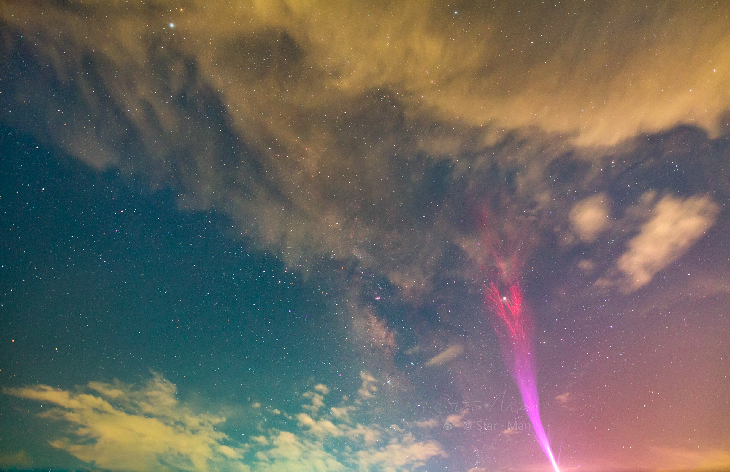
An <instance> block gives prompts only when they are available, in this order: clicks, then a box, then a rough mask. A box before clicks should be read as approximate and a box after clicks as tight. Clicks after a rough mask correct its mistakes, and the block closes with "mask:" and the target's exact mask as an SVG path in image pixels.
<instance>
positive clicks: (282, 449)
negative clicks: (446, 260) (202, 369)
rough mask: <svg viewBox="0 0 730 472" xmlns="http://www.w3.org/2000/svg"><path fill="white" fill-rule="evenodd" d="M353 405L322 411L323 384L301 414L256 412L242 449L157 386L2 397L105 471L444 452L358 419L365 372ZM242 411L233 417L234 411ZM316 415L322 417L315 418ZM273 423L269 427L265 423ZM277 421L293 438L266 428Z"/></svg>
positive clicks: (397, 459)
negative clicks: (40, 407) (29, 407)
mask: <svg viewBox="0 0 730 472" xmlns="http://www.w3.org/2000/svg"><path fill="white" fill-rule="evenodd" d="M361 378H362V387H361V389H360V393H359V394H358V396H356V401H354V402H352V403H347V402H346V401H344V400H342V402H344V403H342V404H340V405H339V406H335V407H330V408H325V402H324V398H325V396H326V395H327V394H328V393H329V389H328V388H327V387H326V386H324V385H321V384H318V385H316V386H314V388H313V389H312V390H311V391H308V392H305V393H304V394H303V395H302V400H304V401H308V403H305V404H303V405H301V406H302V410H303V411H302V412H300V413H292V414H289V413H287V412H281V411H279V410H270V411H269V410H268V409H267V410H263V411H262V406H261V405H260V404H259V403H256V404H253V405H251V406H249V407H248V408H249V409H251V410H258V411H260V414H258V415H256V416H257V417H258V418H257V419H256V420H254V421H252V424H248V425H246V428H247V429H251V430H254V431H257V433H258V434H257V435H256V436H253V437H252V439H251V440H250V441H248V442H246V443H241V442H239V441H236V440H234V439H232V438H230V437H229V436H228V435H226V434H225V433H223V432H222V429H223V426H224V423H225V421H226V417H225V416H224V415H222V414H221V415H213V414H209V413H201V412H195V411H194V410H193V409H191V408H190V407H189V406H188V405H186V404H185V403H183V402H181V401H179V400H178V399H177V388H176V387H175V385H173V384H172V383H170V382H169V381H168V380H166V379H165V378H164V377H162V376H161V375H159V374H156V373H153V378H152V379H151V380H149V381H148V382H147V384H146V385H144V386H143V387H141V388H135V387H134V386H131V385H126V384H123V383H121V382H118V381H115V382H114V383H112V384H108V383H102V382H90V383H89V384H88V385H87V387H86V388H77V389H76V390H75V391H68V390H63V389H58V388H53V387H49V386H47V385H36V386H34V387H25V388H8V389H5V390H4V393H5V394H7V395H12V396H16V397H20V398H24V399H28V400H35V401H38V402H42V403H50V404H51V405H54V406H53V407H51V409H50V410H49V411H47V412H45V413H41V414H40V416H41V417H43V418H48V419H51V420H56V421H59V422H61V423H65V424H67V425H68V426H69V427H70V429H69V430H68V432H66V433H59V436H60V437H58V438H57V439H53V440H51V441H50V444H51V446H53V447H54V448H57V449H61V450H64V451H66V452H68V453H69V454H71V455H73V456H74V457H76V458H78V459H80V460H82V461H84V462H86V463H89V464H92V465H94V466H95V467H101V468H104V469H111V470H122V469H123V470H135V471H148V470H190V471H207V470H218V471H220V470H225V471H241V472H249V471H250V472H259V471H278V470H281V471H305V470H319V471H341V470H352V469H353V468H354V469H358V470H370V469H371V468H373V467H376V468H378V470H392V471H408V470H414V469H416V468H418V467H419V466H421V465H423V464H424V463H425V462H426V461H427V460H429V459H431V458H433V457H436V456H445V455H446V453H445V452H444V451H443V449H442V448H441V445H440V444H439V443H438V442H436V441H434V440H430V439H425V440H423V439H417V438H416V436H415V435H414V434H413V433H411V432H406V431H403V430H400V429H399V428H397V427H395V428H394V427H392V426H391V427H387V426H385V427H384V426H381V425H378V424H377V423H370V424H362V423H360V422H358V421H357V420H356V419H355V416H356V415H357V416H359V413H358V411H359V410H361V409H362V406H363V405H364V403H365V402H367V401H368V400H370V399H373V398H374V395H373V393H372V392H373V391H374V390H373V388H372V387H373V385H372V384H373V382H375V379H374V378H373V377H372V375H370V374H368V373H366V372H363V373H362V375H361ZM237 408H240V407H237ZM320 410H322V411H320ZM265 416H270V417H271V418H268V419H269V422H268V423H267V422H266V421H264V417H265ZM277 417H283V418H284V419H287V420H288V421H289V424H296V425H297V428H296V429H293V430H290V431H287V430H283V429H279V428H277V427H274V426H271V424H273V423H274V422H275V420H276V418H277Z"/></svg>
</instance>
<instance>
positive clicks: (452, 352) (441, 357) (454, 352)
mask: <svg viewBox="0 0 730 472" xmlns="http://www.w3.org/2000/svg"><path fill="white" fill-rule="evenodd" d="M462 352H464V347H463V346H462V345H461V344H454V345H453V346H449V347H447V348H446V349H445V350H443V351H441V352H439V353H438V354H436V355H435V356H433V357H432V358H431V359H429V360H428V361H427V362H426V365H440V364H445V363H447V362H449V361H451V360H453V359H456V358H457V357H459V355H461V353H462Z"/></svg>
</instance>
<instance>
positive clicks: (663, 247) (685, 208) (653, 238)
mask: <svg viewBox="0 0 730 472" xmlns="http://www.w3.org/2000/svg"><path fill="white" fill-rule="evenodd" d="M718 212H719V207H718V205H717V204H715V203H714V202H713V201H712V199H711V198H710V197H709V196H695V197H690V198H687V199H681V198H676V197H672V196H671V195H667V196H665V197H664V198H662V199H661V200H660V201H659V202H657V203H656V205H655V206H654V208H653V209H652V217H651V219H650V220H649V221H647V222H646V223H644V225H643V226H642V227H641V230H640V232H639V234H638V235H637V236H635V237H634V238H632V239H631V240H630V241H629V243H628V250H627V251H626V252H625V253H624V254H623V255H621V257H619V259H618V261H617V262H616V267H617V268H618V269H619V271H620V272H621V273H622V274H623V275H624V276H625V278H626V281H627V285H628V289H629V290H636V289H638V288H640V287H642V286H644V285H645V284H647V283H648V282H649V281H650V280H651V278H652V277H653V276H654V274H656V273H657V272H659V271H660V270H661V269H663V268H664V267H666V266H667V265H668V264H671V263H672V262H674V261H676V260H677V259H678V258H679V257H680V256H681V255H682V254H684V253H685V251H687V249H689V247H690V246H691V245H692V244H693V243H694V242H695V241H696V240H697V239H699V238H700V237H701V236H702V235H703V234H704V233H705V232H706V231H707V230H708V229H709V228H710V227H712V225H713V224H714V222H715V216H716V215H717V213H718Z"/></svg>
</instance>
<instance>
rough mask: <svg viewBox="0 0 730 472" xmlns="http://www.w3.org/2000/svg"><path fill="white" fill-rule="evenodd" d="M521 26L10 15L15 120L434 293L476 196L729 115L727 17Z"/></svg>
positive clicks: (245, 224) (103, 7)
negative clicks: (598, 148)
mask: <svg viewBox="0 0 730 472" xmlns="http://www.w3.org/2000/svg"><path fill="white" fill-rule="evenodd" d="M513 10H514V8H513V6H512V5H510V4H504V5H496V6H494V8H493V9H491V8H490V9H481V8H467V7H464V8H459V9H455V8H446V7H444V6H443V5H441V4H439V3H437V2H427V3H426V4H425V5H424V4H422V3H421V2H398V3H394V4H391V5H388V6H387V7H384V8H383V9H382V10H378V11H373V9H372V8H370V7H368V6H366V5H361V4H349V3H348V4H343V5H338V6H336V7H333V6H332V5H331V4H329V3H321V2H311V3H307V4H306V5H305V4H302V3H300V2H296V1H285V2H279V3H277V4H276V5H269V4H265V2H263V3H262V2H242V3H241V2H239V3H237V4H236V5H235V6H229V5H225V4H217V5H215V6H211V5H210V4H209V3H208V2H202V1H191V2H185V4H184V5H182V6H180V7H179V8H174V9H169V8H168V7H163V6H161V5H160V4H159V3H154V4H152V5H151V6H150V7H149V8H142V7H139V6H133V5H130V4H122V3H118V2H97V3H94V4H87V3H86V2H73V1H72V2H62V3H58V2H50V1H49V2H40V3H36V2H30V3H29V2H20V1H16V2H6V3H4V4H3V7H2V9H0V20H2V21H3V25H4V31H5V36H4V38H7V41H6V42H5V45H6V48H5V49H4V51H5V53H4V54H5V56H4V57H5V58H7V60H6V61H5V62H4V63H5V64H6V66H7V67H4V68H3V69H4V72H3V74H4V75H3V76H2V77H0V84H2V85H1V87H2V93H0V102H2V103H0V105H2V106H3V109H6V110H9V112H8V113H4V114H3V120H4V122H7V123H8V124H10V125H12V126H15V127H17V128H19V129H21V130H23V131H26V132H29V133H31V134H33V135H34V136H35V137H36V138H37V139H39V140H42V141H44V142H46V143H48V144H49V145H51V146H54V147H55V148H57V149H62V150H64V151H65V152H67V153H68V154H70V155H72V156H75V157H77V158H79V159H81V160H82V161H84V162H86V163H87V164H89V165H90V166H93V167H94V168H96V169H114V170H116V171H118V172H119V173H120V174H121V175H124V176H128V177H129V178H130V179H140V180H142V181H144V182H145V184H146V186H147V187H148V188H150V189H152V190H157V189H160V188H172V189H174V191H175V192H176V193H177V195H178V205H179V206H180V208H181V209H185V210H192V211H197V210H209V209H213V210H216V211H219V212H221V213H224V214H226V215H228V216H229V217H230V219H231V224H232V227H233V228H235V230H234V231H235V233H237V234H238V235H239V236H241V237H245V238H251V240H253V241H255V242H256V243H257V244H259V246H260V247H263V248H266V249H267V250H268V249H273V250H274V251H276V252H277V254H278V255H280V257H281V258H282V259H283V260H284V261H285V263H286V264H288V265H289V266H291V267H298V268H301V269H302V270H303V271H305V272H306V271H307V270H309V269H311V268H312V266H313V264H314V263H315V262H316V260H318V259H319V258H322V257H325V258H332V259H337V260H351V261H355V262H356V263H358V264H360V265H361V266H364V267H367V268H370V269H373V270H378V271H380V272H382V273H383V274H385V275H386V276H387V277H388V279H389V280H390V281H391V282H392V283H394V284H395V285H397V286H398V287H399V288H401V289H402V290H403V292H404V293H413V294H415V295H418V294H422V293H424V292H427V291H428V290H430V289H431V288H432V285H431V284H432V279H433V277H434V274H435V273H437V272H439V271H442V270H444V267H447V266H448V264H449V262H450V261H446V260H445V259H446V258H447V257H450V256H453V250H454V249H453V248H454V247H463V246H464V244H465V243H464V240H468V239H472V238H473V236H474V235H473V234H472V233H471V232H470V229H469V228H468V227H466V228H465V226H468V225H465V224H464V223H463V220H464V219H465V218H466V219H468V218H473V215H470V214H468V212H469V211H470V208H473V206H474V205H475V203H474V202H473V201H471V200H472V199H476V198H483V199H486V198H491V197H494V196H495V195H494V194H495V193H497V191H496V190H495V189H497V188H500V189H502V191H504V192H505V193H507V194H510V192H512V194H511V195H510V196H511V200H512V201H511V202H507V203H505V202H504V201H502V202H500V205H502V206H505V205H506V204H509V203H512V204H514V203H515V202H517V203H518V205H521V206H522V207H528V208H531V209H533V210H534V209H536V208H537V209H540V208H542V207H544V206H545V205H546V204H547V203H546V202H550V201H551V200H552V198H554V196H553V195H551V194H550V192H549V191H548V190H547V187H548V185H547V183H546V180H547V177H546V175H545V174H546V173H545V172H543V171H544V170H545V168H546V167H548V166H549V163H550V161H554V160H556V159H558V158H559V157H560V156H565V155H566V152H568V153H569V152H570V150H571V149H573V148H574V147H575V146H576V143H578V145H581V146H584V145H589V144H607V143H615V142H618V141H621V140H625V139H629V138H631V137H633V136H635V135H636V134H637V133H643V132H651V131H659V130H666V129H670V128H671V127H673V126H676V125H677V124H679V123H695V124H697V125H699V126H702V127H704V129H707V130H710V131H713V130H715V129H716V127H717V126H716V125H717V122H718V119H719V118H720V117H721V116H723V113H724V112H725V110H727V109H728V108H730V54H727V51H728V50H730V35H728V33H727V28H726V25H725V22H724V21H723V18H725V16H726V13H727V6H726V5H724V4H722V3H721V4H718V5H713V6H711V7H708V8H705V9H697V8H693V7H692V6H691V5H689V4H685V3H683V2H674V3H670V4H667V5H665V6H663V7H662V8H657V9H654V10H652V14H651V16H648V15H647V13H646V9H644V8H641V7H639V6H633V5H624V6H623V7H622V8H618V9H615V8H608V7H605V6H601V5H599V4H588V5H586V4H584V3H582V2H578V3H574V4H565V5H564V4H560V5H558V6H553V5H547V4H540V5H535V6H533V7H532V8H530V9H529V10H530V11H520V12H518V14H517V16H515V12H514V11H513ZM162 11H165V13H164V14H162V13H160V12H162ZM163 16H164V18H163ZM171 23H173V24H174V25H175V26H174V27H172V26H170V24H171ZM550 24H560V25H561V28H559V29H552V28H547V27H546V26H545V25H550ZM637 25H640V26H637ZM693 25H694V26H693ZM648 31H650V32H651V34H648V33H647V32H648ZM689 51H691V53H689ZM21 79H22V80H21ZM525 136H531V137H532V139H526V138H525ZM598 154H600V152H598ZM515 174H519V177H518V178H516V179H515V178H514V175H515ZM510 182H511V183H510ZM511 185H514V186H515V187H516V188H510V186H511ZM498 200H499V199H498V198H495V201H498ZM591 209H592V210H591ZM503 210H504V208H500V209H499V210H498V211H500V212H501V211H503ZM589 210H591V211H594V212H595V211H598V212H601V211H602V208H601V207H597V206H595V205H593V206H592V207H590V208H589V207H586V208H582V209H581V208H580V207H578V209H577V210H576V214H575V215H574V221H573V223H574V228H575V230H576V231H577V232H578V233H579V235H581V236H582V237H586V238H591V237H594V236H595V234H594V233H596V232H598V231H600V229H599V228H600V227H599V226H596V225H597V224H598V220H596V219H595V216H596V215H595V214H594V215H593V216H591V213H590V212H589ZM517 213H519V211H517V212H516V214H517ZM373 326H374V325H373ZM374 327H375V326H374ZM381 339H382V340H383V341H385V342H386V344H387V342H389V340H388V339H387V336H386V337H383V338H381Z"/></svg>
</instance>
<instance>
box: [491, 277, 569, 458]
mask: <svg viewBox="0 0 730 472" xmlns="http://www.w3.org/2000/svg"><path fill="white" fill-rule="evenodd" d="M508 292H509V293H505V294H504V295H502V294H500V292H499V287H497V285H496V284H495V283H494V282H492V283H491V284H490V286H489V288H488V289H487V291H486V296H485V298H486V301H487V303H488V304H489V305H491V307H492V309H493V310H494V311H495V312H496V314H497V316H498V317H499V320H500V323H498V324H495V330H496V331H497V334H498V335H499V341H500V344H501V347H502V354H503V356H504V358H505V362H506V363H507V364H508V366H509V369H510V373H511V374H512V378H513V379H514V380H515V383H517V387H518V388H519V389H520V394H521V395H522V403H523V404H524V405H525V411H526V412H527V416H528V417H529V418H530V421H531V422H532V427H533V429H534V430H535V437H536V439H537V442H538V443H539V444H540V447H541V448H542V450H543V452H544V453H545V456H547V458H548V459H549V460H550V464H551V465H552V466H553V469H555V472H560V469H558V464H557V462H556V461H555V456H554V455H553V450H552V448H551V447H550V441H549V440H548V438H547V435H546V434H545V428H543V426H542V421H541V420H540V400H539V398H538V395H537V384H536V381H535V365H534V361H533V357H532V352H531V346H532V320H531V319H530V318H529V317H528V316H527V315H525V314H523V312H522V290H521V289H520V286H519V284H518V283H516V282H513V283H510V284H509V285H508ZM499 325H501V326H499ZM499 328H501V329H499Z"/></svg>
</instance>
